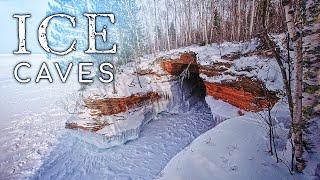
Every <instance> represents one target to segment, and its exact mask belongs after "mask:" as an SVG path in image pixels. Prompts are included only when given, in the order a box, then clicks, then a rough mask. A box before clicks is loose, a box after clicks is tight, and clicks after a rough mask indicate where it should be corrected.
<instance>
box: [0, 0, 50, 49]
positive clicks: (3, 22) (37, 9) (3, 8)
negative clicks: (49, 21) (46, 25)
mask: <svg viewBox="0 0 320 180" xmlns="http://www.w3.org/2000/svg"><path fill="white" fill-rule="evenodd" d="M46 7H47V0H0V41H1V43H0V54H12V53H13V51H15V50H16V49H17V47H18V40H17V39H18V38H17V37H18V25H17V19H16V18H13V17H12V16H13V14H31V16H32V17H31V18H28V19H27V48H28V50H30V51H31V53H32V54H41V53H44V51H43V50H42V49H41V47H40V45H39V43H38V39H37V29H38V26H39V24H40V22H41V21H42V20H43V19H44V18H45V16H46Z"/></svg>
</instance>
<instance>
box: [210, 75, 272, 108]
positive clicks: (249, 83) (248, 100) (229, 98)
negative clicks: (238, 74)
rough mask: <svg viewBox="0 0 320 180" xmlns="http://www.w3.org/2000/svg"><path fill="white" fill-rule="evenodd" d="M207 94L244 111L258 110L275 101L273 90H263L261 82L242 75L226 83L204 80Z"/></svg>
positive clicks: (270, 105)
mask: <svg viewBox="0 0 320 180" xmlns="http://www.w3.org/2000/svg"><path fill="white" fill-rule="evenodd" d="M205 86H206V90H207V95H208V96H212V97H214V98H216V99H221V100H223V101H225V102H228V103H229V104H232V105H234V106H236V107H238V108H240V109H243V110H245V111H252V112H258V111H261V110H262V109H264V108H267V107H272V106H273V105H274V104H275V103H276V102H277V101H278V98H277V97H276V95H275V93H274V92H271V91H268V90H265V89H264V87H262V82H259V81H254V80H251V79H249V78H245V77H242V78H240V80H238V81H233V82H227V83H209V82H205Z"/></svg>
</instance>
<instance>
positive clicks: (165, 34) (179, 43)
mask: <svg viewBox="0 0 320 180" xmlns="http://www.w3.org/2000/svg"><path fill="white" fill-rule="evenodd" d="M262 2H263V0H200V1H199V0H160V1H159V0H152V1H150V0H142V1H141V11H142V12H143V13H142V17H141V20H142V21H143V24H144V27H146V28H147V32H146V33H145V34H144V35H145V37H144V38H145V39H147V41H146V42H148V43H149V44H147V46H146V47H147V48H148V49H147V50H148V51H150V52H156V51H161V50H171V49H175V48H179V47H183V46H187V45H190V44H210V43H220V42H223V41H246V40H249V39H251V38H253V37H256V36H257V35H258V34H260V33H261V32H262V29H261V27H262V25H261V23H262V19H261V15H262V14H261V13H262ZM267 13H268V14H267V16H266V18H267V19H266V26H267V27H268V28H269V31H270V32H272V33H280V32H284V31H285V29H286V28H285V14H284V8H283V6H282V5H281V1H277V0H276V1H272V2H270V3H269V4H268V11H267Z"/></svg>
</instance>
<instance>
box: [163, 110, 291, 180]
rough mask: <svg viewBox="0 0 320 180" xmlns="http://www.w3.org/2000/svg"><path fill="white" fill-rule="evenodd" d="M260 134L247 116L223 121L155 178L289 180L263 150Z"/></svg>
mask: <svg viewBox="0 0 320 180" xmlns="http://www.w3.org/2000/svg"><path fill="white" fill-rule="evenodd" d="M263 132H265V129H264V128H263V127H262V126H261V125H260V124H259V123H257V121H256V119H255V118H253V117H250V116H242V117H236V118H231V119H229V120H227V121H224V122H223V123H221V124H219V125H218V126H216V127H215V128H213V129H212V130H210V131H208V132H206V133H204V134H203V135H201V136H200V137H198V138H197V139H196V140H195V141H194V142H192V143H191V144H190V145H189V146H188V147H187V148H185V149H184V150H183V151H182V152H180V153H179V154H178V155H177V156H175V157H174V158H173V159H172V160H171V161H170V162H169V163H168V165H167V166H166V168H164V170H163V171H162V173H160V175H159V179H163V180H164V179H176V180H179V179H202V180H205V179H208V180H211V179H261V180H263V179H265V180H269V179H283V180H284V179H291V178H292V176H291V175H290V173H289V171H288V169H287V167H286V166H284V165H283V164H281V163H276V161H275V159H274V158H272V157H271V156H270V155H269V154H268V152H267V151H266V150H267V149H268V148H267V143H266V134H265V133H263Z"/></svg>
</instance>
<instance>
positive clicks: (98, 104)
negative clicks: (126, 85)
mask: <svg viewBox="0 0 320 180" xmlns="http://www.w3.org/2000/svg"><path fill="white" fill-rule="evenodd" d="M158 99H160V95H159V94H158V93H156V92H149V93H147V94H133V95H131V96H129V97H123V98H104V99H98V100H85V106H86V107H87V108H89V109H90V110H91V115H92V116H109V115H114V114H119V113H122V112H126V111H128V110H129V109H133V108H136V107H139V106H143V105H146V104H151V103H152V102H155V101H157V100H158Z"/></svg>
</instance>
